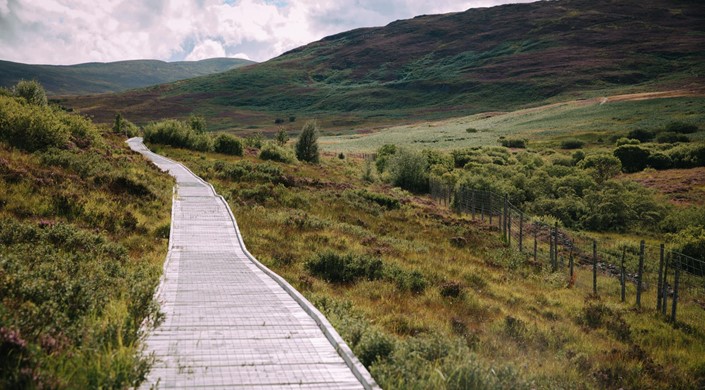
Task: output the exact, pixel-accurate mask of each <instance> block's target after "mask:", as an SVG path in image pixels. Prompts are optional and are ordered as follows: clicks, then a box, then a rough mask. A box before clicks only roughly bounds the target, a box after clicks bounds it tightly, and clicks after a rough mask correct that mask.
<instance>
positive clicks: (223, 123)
mask: <svg viewBox="0 0 705 390" xmlns="http://www.w3.org/2000/svg"><path fill="white" fill-rule="evenodd" d="M704 18H705V9H703V7H701V6H700V4H699V2H697V1H692V0H677V1H670V0H656V1H649V2H646V3H644V2H640V1H637V0H626V1H612V0H599V1H588V0H559V1H550V2H548V1H545V2H536V3H531V4H512V5H504V6H499V7H493V8H484V9H470V10H468V11H466V12H460V13H451V14H445V15H430V16H420V17H416V18H414V19H410V20H402V21H397V22H394V23H391V24H389V25H387V26H385V27H379V28H363V29H357V30H353V31H349V32H345V33H341V34H337V35H333V36H330V37H327V38H324V39H323V40H321V41H318V42H314V43H311V44H309V45H306V46H303V47H300V48H297V49H295V50H292V51H290V52H288V53H285V54H284V55H282V56H280V57H278V58H275V59H273V60H270V61H268V62H266V63H262V64H258V65H255V66H250V67H247V68H243V69H236V70H232V71H228V72H225V73H220V74H217V75H212V76H208V77H202V78H198V79H195V80H187V81H180V82H176V83H173V84H169V85H166V86H160V87H158V88H152V89H145V90H140V91H134V92H130V93H128V94H122V95H118V96H103V97H100V98H98V99H96V98H94V97H89V98H81V99H77V100H72V101H69V102H68V103H67V104H70V105H72V106H75V107H78V108H81V109H82V111H84V112H86V113H89V114H92V115H94V116H95V117H96V118H97V119H98V120H109V119H111V118H112V116H113V115H114V112H115V111H116V110H122V111H123V112H125V113H126V114H127V115H128V116H130V117H131V118H133V119H134V120H136V121H138V122H140V121H147V120H150V119H154V117H155V116H156V117H168V116H178V115H184V114H185V113H188V112H190V111H192V110H195V111H198V112H199V113H202V114H205V115H206V116H208V117H209V118H210V120H211V123H213V124H214V125H215V127H217V128H227V127H247V126H249V125H253V124H255V125H262V124H266V123H268V124H271V123H272V122H271V121H272V119H273V118H274V117H276V116H286V115H298V116H299V117H303V116H316V117H319V118H322V119H326V118H328V119H330V120H329V121H328V122H327V123H325V125H329V126H328V127H340V128H349V127H361V126H364V125H366V124H369V123H374V122H380V121H382V122H383V121H385V120H394V121H398V120H406V119H408V118H410V117H424V118H429V117H447V116H455V115H458V114H472V113H477V112H483V111H496V110H507V109H514V108H518V107H522V106H526V105H531V104H536V102H541V101H546V100H556V101H557V100H565V99H574V98H576V97H592V96H596V94H617V93H627V92H641V91H655V90H664V89H675V88H686V89H702V87H703V83H702V76H701V75H702V74H703V71H705V65H703V64H705V61H704V60H705V50H703V47H705V46H704V45H703V43H704V42H705V25H704V24H703V23H702V20H703V19H704ZM145 101H149V102H151V103H150V104H144V103H145ZM263 113H264V114H263ZM333 118H335V120H333Z"/></svg>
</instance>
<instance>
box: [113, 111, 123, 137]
mask: <svg viewBox="0 0 705 390" xmlns="http://www.w3.org/2000/svg"><path fill="white" fill-rule="evenodd" d="M122 121H123V119H122V114H120V113H119V112H118V113H117V114H115V124H114V125H113V133H116V134H120V133H122V126H123V122H122Z"/></svg>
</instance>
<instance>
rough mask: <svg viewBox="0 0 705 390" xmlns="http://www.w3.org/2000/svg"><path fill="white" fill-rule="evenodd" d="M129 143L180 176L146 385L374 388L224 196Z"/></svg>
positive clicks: (134, 143) (149, 347) (137, 144)
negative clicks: (258, 247) (249, 240)
mask: <svg viewBox="0 0 705 390" xmlns="http://www.w3.org/2000/svg"><path fill="white" fill-rule="evenodd" d="M128 144H129V145H130V147H131V148H132V149H133V150H135V151H137V152H139V153H142V154H143V155H145V156H146V157H147V158H149V159H150V160H151V161H152V162H154V163H155V164H156V165H157V166H158V167H159V168H161V169H162V170H165V171H168V172H169V173H170V174H171V175H172V176H174V177H175V178H176V191H175V197H174V200H173V206H172V225H171V236H170V239H169V254H168V255H167V260H166V263H165V265H164V274H163V276H162V281H161V283H160V285H159V288H158V290H157V293H156V297H157V299H158V301H159V302H160V305H161V310H162V312H163V313H164V314H165V319H164V321H163V322H162V324H161V325H160V326H159V327H158V328H157V329H155V330H153V331H151V332H150V333H149V334H148V335H147V338H146V340H145V353H153V354H154V355H155V357H156V362H155V365H154V366H153V368H152V371H151V372H150V374H149V376H148V378H147V381H146V382H145V383H144V384H143V386H142V388H150V387H156V388H161V389H167V388H267V389H270V388H297V389H307V388H308V389H310V388H316V389H336V388H338V389H360V388H377V387H378V386H377V385H376V383H375V382H374V379H372V377H371V376H370V374H369V373H368V372H367V370H366V369H365V368H364V367H363V366H362V365H361V364H360V363H359V361H358V360H357V358H355V356H354V355H353V354H352V352H351V351H350V348H349V347H348V346H347V345H346V344H345V343H344V342H343V341H342V339H341V338H340V336H339V335H338V334H337V333H336V332H335V330H334V329H333V328H332V327H331V326H330V324H329V323H328V321H327V320H326V319H325V318H324V317H323V315H322V314H321V313H320V312H318V310H316V309H315V308H314V307H313V306H312V305H311V304H310V303H309V302H308V301H307V300H306V299H305V298H303V296H301V294H299V293H298V292H297V291H296V290H294V289H293V287H291V286H290V285H289V284H288V283H286V281H284V280H283V279H282V278H281V277H279V276H277V275H276V274H274V273H272V271H270V270H268V269H267V268H266V267H264V266H263V265H262V264H260V263H259V262H258V261H257V260H256V259H254V258H253V257H252V256H251V255H250V253H249V252H248V251H247V249H246V248H245V246H244V244H243V242H242V238H241V236H240V232H239V229H238V227H237V223H236V222H235V219H234V217H233V216H232V213H231V211H230V208H229V207H228V205H227V203H226V202H225V200H224V199H223V198H222V197H221V196H218V195H217V194H216V193H215V191H214V190H213V187H212V186H211V185H210V184H208V183H206V182H205V181H203V180H201V179H200V178H199V177H198V176H196V175H195V174H193V173H192V172H191V171H189V170H188V169H186V168H185V167H184V166H183V165H181V164H178V163H176V162H174V161H172V160H169V159H167V158H164V157H162V156H159V155H157V154H155V153H152V152H150V151H149V150H148V149H147V148H146V147H145V146H144V145H143V144H142V140H141V139H140V138H133V139H130V140H128Z"/></svg>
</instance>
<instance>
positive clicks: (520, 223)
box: [519, 211, 524, 252]
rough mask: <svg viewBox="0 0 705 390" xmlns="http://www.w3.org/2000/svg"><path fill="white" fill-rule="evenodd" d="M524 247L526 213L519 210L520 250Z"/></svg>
mask: <svg viewBox="0 0 705 390" xmlns="http://www.w3.org/2000/svg"><path fill="white" fill-rule="evenodd" d="M523 249H524V213H522V212H521V211H520V212H519V252H522V251H523Z"/></svg>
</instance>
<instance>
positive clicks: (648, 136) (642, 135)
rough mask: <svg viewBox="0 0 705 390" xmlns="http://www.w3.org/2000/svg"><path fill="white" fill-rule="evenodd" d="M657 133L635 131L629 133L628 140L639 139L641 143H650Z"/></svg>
mask: <svg viewBox="0 0 705 390" xmlns="http://www.w3.org/2000/svg"><path fill="white" fill-rule="evenodd" d="M655 136H656V133H654V132H653V131H649V130H644V129H634V130H632V131H630V132H629V133H627V138H631V139H637V140H639V141H641V142H649V141H651V140H653V139H654V137H655Z"/></svg>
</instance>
